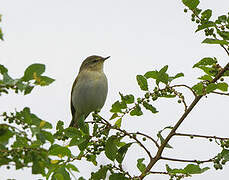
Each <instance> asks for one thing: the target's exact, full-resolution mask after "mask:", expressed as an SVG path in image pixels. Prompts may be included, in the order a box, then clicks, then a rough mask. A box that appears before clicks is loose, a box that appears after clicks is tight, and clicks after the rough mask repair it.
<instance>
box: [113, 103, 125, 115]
mask: <svg viewBox="0 0 229 180" xmlns="http://www.w3.org/2000/svg"><path fill="white" fill-rule="evenodd" d="M125 108H127V106H126V103H125V102H123V101H122V102H119V101H116V102H115V103H114V104H112V106H111V110H110V112H113V113H117V112H120V113H121V112H122V109H125Z"/></svg>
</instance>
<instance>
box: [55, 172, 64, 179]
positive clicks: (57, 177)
mask: <svg viewBox="0 0 229 180" xmlns="http://www.w3.org/2000/svg"><path fill="white" fill-rule="evenodd" d="M52 180H64V176H63V175H62V174H60V173H55V174H53V176H52Z"/></svg>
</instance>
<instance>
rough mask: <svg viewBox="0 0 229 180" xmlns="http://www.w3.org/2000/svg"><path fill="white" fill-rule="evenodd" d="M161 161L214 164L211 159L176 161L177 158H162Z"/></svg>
mask: <svg viewBox="0 0 229 180" xmlns="http://www.w3.org/2000/svg"><path fill="white" fill-rule="evenodd" d="M161 159H163V160H167V161H177V162H193V163H198V164H201V163H206V162H212V161H213V160H214V159H213V158H211V159H208V160H201V161H199V160H190V159H176V158H168V157H161Z"/></svg>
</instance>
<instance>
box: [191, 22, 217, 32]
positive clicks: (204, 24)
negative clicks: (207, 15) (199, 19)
mask: <svg viewBox="0 0 229 180" xmlns="http://www.w3.org/2000/svg"><path fill="white" fill-rule="evenodd" d="M215 26H216V24H215V23H214V22H212V21H207V22H205V23H203V24H200V25H198V28H197V30H196V31H195V32H198V31H201V30H203V29H206V28H209V27H215Z"/></svg>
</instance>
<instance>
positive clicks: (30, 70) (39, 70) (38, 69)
mask: <svg viewBox="0 0 229 180" xmlns="http://www.w3.org/2000/svg"><path fill="white" fill-rule="evenodd" d="M44 72H45V65H44V64H32V65H30V66H29V67H27V68H26V70H25V72H24V76H23V80H24V81H29V80H32V79H34V77H35V76H37V77H38V76H40V75H41V74H43V73H44Z"/></svg>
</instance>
